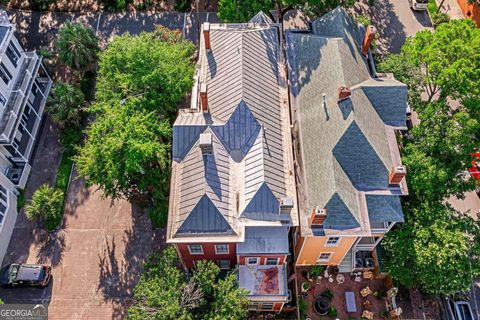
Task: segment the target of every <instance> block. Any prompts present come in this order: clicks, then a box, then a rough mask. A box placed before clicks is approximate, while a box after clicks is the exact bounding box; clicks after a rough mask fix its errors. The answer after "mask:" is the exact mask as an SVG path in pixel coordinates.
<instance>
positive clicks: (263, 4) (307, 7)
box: [218, 0, 355, 22]
mask: <svg viewBox="0 0 480 320" xmlns="http://www.w3.org/2000/svg"><path fill="white" fill-rule="evenodd" d="M354 3H355V0H261V1H257V0H219V2H218V16H219V17H220V19H222V21H224V22H247V21H248V20H250V19H251V18H252V17H253V16H254V15H255V14H256V13H257V12H258V11H263V12H265V13H267V14H269V12H270V11H271V10H274V12H275V15H276V18H277V19H276V20H277V22H281V21H283V16H284V15H285V13H287V11H288V10H290V9H293V8H300V9H302V10H303V11H304V12H305V13H306V14H307V15H309V16H310V17H316V16H320V15H322V14H324V13H326V12H328V11H329V10H332V9H334V8H336V7H337V6H345V7H350V6H353V4H354Z"/></svg>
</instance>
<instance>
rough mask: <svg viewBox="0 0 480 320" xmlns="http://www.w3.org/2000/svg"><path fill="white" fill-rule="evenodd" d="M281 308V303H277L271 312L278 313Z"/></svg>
mask: <svg viewBox="0 0 480 320" xmlns="http://www.w3.org/2000/svg"><path fill="white" fill-rule="evenodd" d="M282 307H283V302H277V303H275V305H274V306H273V310H275V311H278V312H280V310H282Z"/></svg>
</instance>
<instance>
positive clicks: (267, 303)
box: [260, 302, 275, 311]
mask: <svg viewBox="0 0 480 320" xmlns="http://www.w3.org/2000/svg"><path fill="white" fill-rule="evenodd" d="M264 305H272V307H271V308H269V309H265V308H264V307H263V306H264ZM273 308H275V303H273V302H265V303H262V305H261V306H260V310H261V311H272V310H273Z"/></svg>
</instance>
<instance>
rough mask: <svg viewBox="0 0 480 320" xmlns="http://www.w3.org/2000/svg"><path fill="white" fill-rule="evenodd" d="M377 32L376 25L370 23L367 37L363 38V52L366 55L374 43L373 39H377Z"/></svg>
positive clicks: (366, 33)
mask: <svg viewBox="0 0 480 320" xmlns="http://www.w3.org/2000/svg"><path fill="white" fill-rule="evenodd" d="M376 33H377V29H375V27H374V26H372V25H370V26H368V27H367V30H366V32H365V37H364V38H363V42H362V53H363V55H364V56H366V55H367V54H368V49H370V45H371V44H372V41H373V39H375V34H376Z"/></svg>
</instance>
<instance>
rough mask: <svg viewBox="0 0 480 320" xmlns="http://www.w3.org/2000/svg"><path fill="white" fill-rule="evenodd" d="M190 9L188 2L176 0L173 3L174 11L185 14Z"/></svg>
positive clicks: (186, 0) (187, 0)
mask: <svg viewBox="0 0 480 320" xmlns="http://www.w3.org/2000/svg"><path fill="white" fill-rule="evenodd" d="M189 9H190V1H189V0H178V1H176V2H175V11H179V12H186V11H188V10H189Z"/></svg>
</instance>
